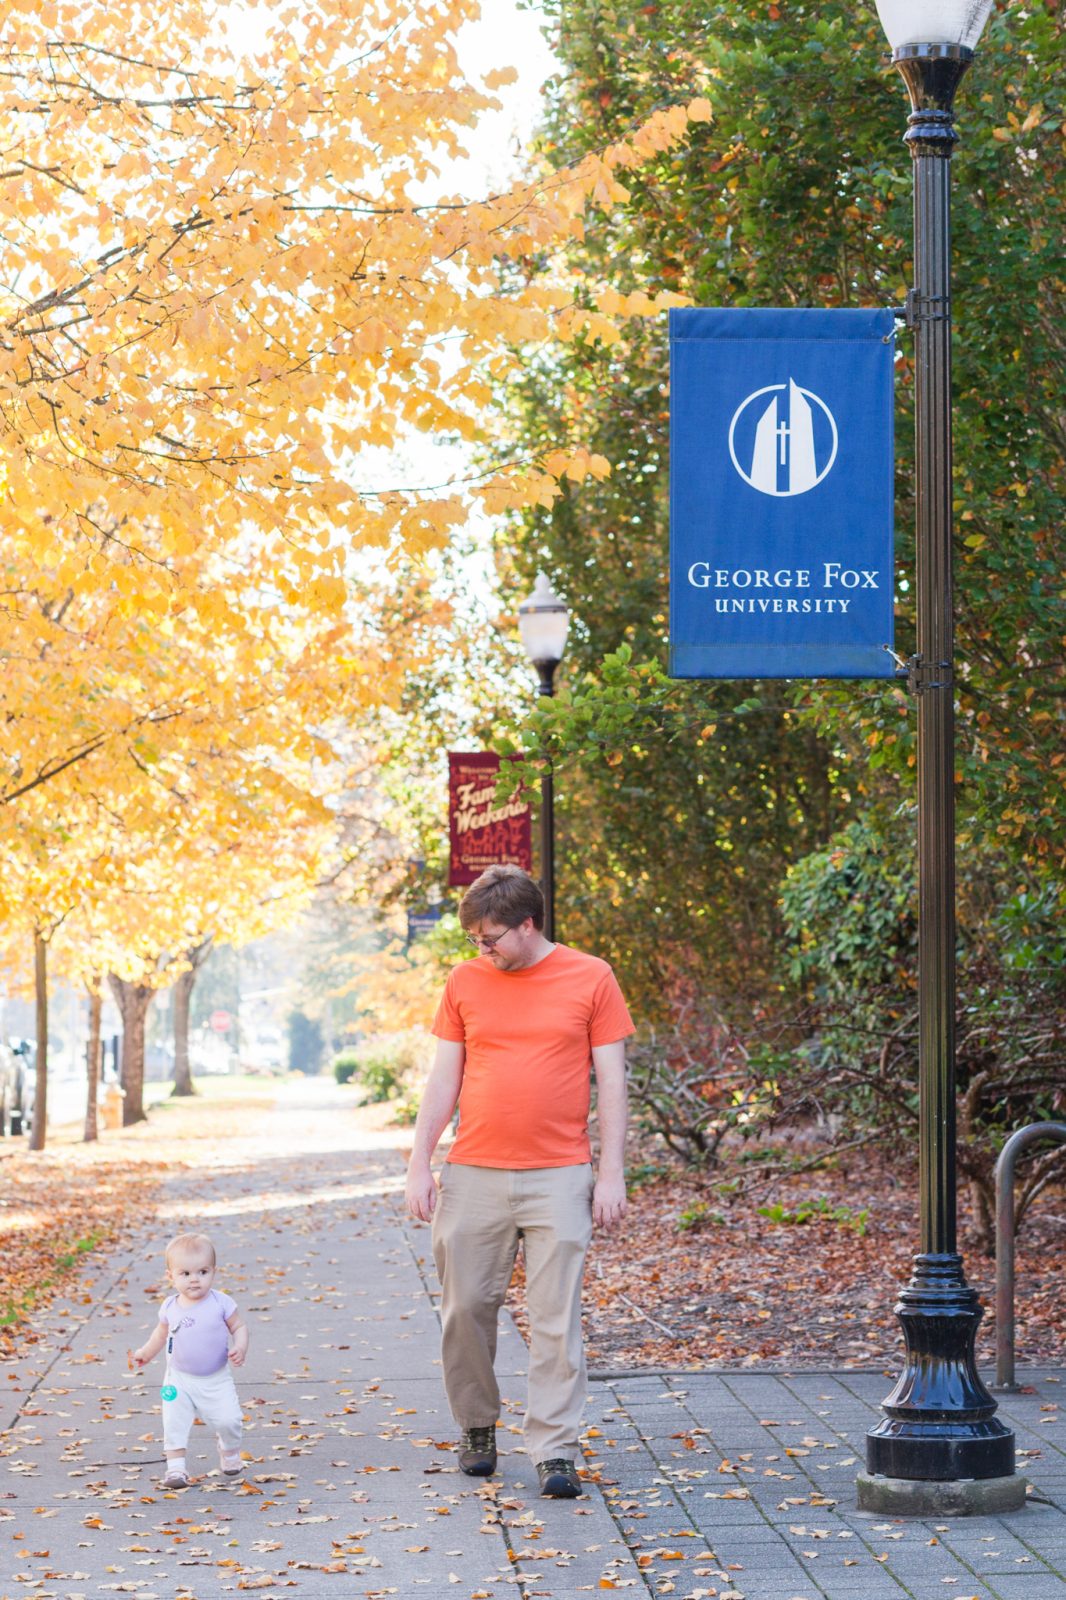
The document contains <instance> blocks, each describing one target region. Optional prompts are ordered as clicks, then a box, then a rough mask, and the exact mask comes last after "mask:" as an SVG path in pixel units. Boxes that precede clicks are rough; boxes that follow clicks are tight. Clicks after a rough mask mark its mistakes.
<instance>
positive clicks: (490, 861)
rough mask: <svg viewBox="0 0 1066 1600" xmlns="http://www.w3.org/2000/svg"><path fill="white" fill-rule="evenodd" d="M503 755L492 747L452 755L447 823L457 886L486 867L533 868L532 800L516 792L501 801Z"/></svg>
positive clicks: (453, 879) (451, 869) (453, 883)
mask: <svg viewBox="0 0 1066 1600" xmlns="http://www.w3.org/2000/svg"><path fill="white" fill-rule="evenodd" d="M499 770H500V758H499V756H497V755H493V754H492V752H491V751H487V750H486V751H482V752H480V753H477V754H472V755H464V754H463V753H462V752H455V751H453V752H452V754H451V755H449V757H448V827H449V833H450V836H451V859H450V861H449V864H448V882H449V884H450V885H451V886H452V888H459V887H461V886H462V885H463V884H467V883H473V881H474V879H475V878H476V877H478V876H479V875H480V874H481V873H482V872H484V870H485V868H486V867H495V866H498V865H501V864H503V865H506V866H514V867H522V868H524V870H525V871H526V872H531V871H532V870H533V838H532V825H531V821H530V807H529V802H528V800H523V799H522V798H521V796H519V795H512V797H511V799H510V800H507V801H505V802H504V804H503V805H499V806H498V805H496V804H495V800H494V796H495V792H496V777H497V774H498V773H499Z"/></svg>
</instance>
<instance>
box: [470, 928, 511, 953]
mask: <svg viewBox="0 0 1066 1600" xmlns="http://www.w3.org/2000/svg"><path fill="white" fill-rule="evenodd" d="M511 931H512V930H511V929H510V928H504V930H503V932H502V933H496V934H484V933H468V934H467V936H466V942H467V944H472V945H473V946H474V949H475V950H495V948H496V946H497V945H498V944H499V942H500V940H501V939H506V937H507V935H508V934H509V933H510V932H511Z"/></svg>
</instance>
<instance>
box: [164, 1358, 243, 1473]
mask: <svg viewBox="0 0 1066 1600" xmlns="http://www.w3.org/2000/svg"><path fill="white" fill-rule="evenodd" d="M172 1390H173V1391H175V1393H174V1394H173V1395H171V1391H172ZM196 1417H199V1418H200V1420H201V1421H202V1422H204V1423H205V1424H206V1425H207V1427H209V1428H214V1430H215V1433H216V1434H217V1436H218V1442H219V1444H220V1446H221V1447H222V1449H223V1450H227V1451H232V1450H239V1449H240V1444H241V1430H242V1418H241V1403H240V1401H239V1400H238V1398H237V1386H236V1384H235V1383H234V1381H233V1374H232V1372H231V1371H230V1369H229V1367H228V1366H225V1367H221V1368H220V1369H219V1371H218V1372H209V1373H206V1374H202V1375H197V1374H196V1373H192V1372H179V1371H178V1370H177V1368H176V1367H171V1368H170V1370H169V1371H168V1373H167V1376H166V1382H165V1383H164V1385H163V1448H164V1450H165V1451H166V1453H167V1455H178V1454H179V1453H180V1452H181V1451H183V1450H184V1449H185V1447H186V1445H187V1444H188V1442H189V1434H190V1433H191V1432H192V1425H193V1422H194V1420H195V1418H196Z"/></svg>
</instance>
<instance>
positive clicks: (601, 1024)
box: [433, 944, 633, 1167]
mask: <svg viewBox="0 0 1066 1600" xmlns="http://www.w3.org/2000/svg"><path fill="white" fill-rule="evenodd" d="M433 1032H434V1033H435V1034H436V1036H437V1038H438V1039H451V1040H454V1041H455V1042H457V1043H462V1044H465V1046H466V1061H465V1065H464V1068H463V1084H462V1088H461V1090H460V1092H459V1132H458V1134H457V1135H456V1139H455V1143H454V1144H453V1145H452V1148H451V1151H450V1152H449V1154H448V1160H449V1161H454V1162H457V1163H458V1164H459V1165H460V1166H466V1167H573V1166H579V1165H580V1164H581V1163H582V1162H583V1161H588V1160H589V1159H590V1157H591V1151H590V1149H589V1135H588V1117H589V1100H590V1094H591V1081H592V1079H591V1072H592V1047H593V1045H600V1044H613V1043H614V1042H615V1041H616V1040H618V1039H624V1038H625V1037H626V1036H627V1034H630V1033H632V1032H633V1023H632V1021H631V1020H630V1016H629V1012H628V1011H627V1009H626V1003H625V1001H624V1000H623V999H622V991H621V990H620V989H619V987H618V982H617V979H616V978H615V975H614V973H613V972H612V971H611V968H610V966H609V965H608V963H607V962H606V961H601V960H600V959H599V957H598V956H587V955H584V954H583V953H582V952H581V951H580V950H571V949H569V947H568V946H566V945H562V944H557V945H556V946H555V948H554V949H553V950H552V952H551V954H550V955H546V956H545V957H544V959H543V961H538V962H536V963H535V964H534V965H533V966H532V967H521V968H518V969H516V970H515V971H512V972H498V971H497V970H496V968H495V967H494V966H493V965H492V962H491V961H490V960H489V959H488V957H487V956H476V957H475V958H474V959H473V960H472V961H463V962H461V963H460V964H459V966H457V967H454V968H453V969H452V972H451V974H450V975H449V978H448V982H447V985H446V986H445V990H444V997H443V999H442V1000H441V1003H440V1005H439V1007H438V1008H437V1015H436V1017H435V1018H434V1020H433Z"/></svg>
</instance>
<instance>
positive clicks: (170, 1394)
mask: <svg viewBox="0 0 1066 1600" xmlns="http://www.w3.org/2000/svg"><path fill="white" fill-rule="evenodd" d="M159 1393H160V1394H161V1395H162V1396H163V1399H164V1400H176V1399H177V1398H178V1391H177V1390H176V1389H175V1387H174V1385H173V1384H172V1383H165V1384H164V1385H163V1387H162V1388H161V1389H160V1391H159Z"/></svg>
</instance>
